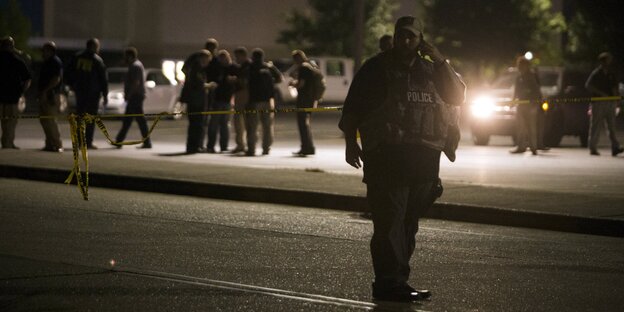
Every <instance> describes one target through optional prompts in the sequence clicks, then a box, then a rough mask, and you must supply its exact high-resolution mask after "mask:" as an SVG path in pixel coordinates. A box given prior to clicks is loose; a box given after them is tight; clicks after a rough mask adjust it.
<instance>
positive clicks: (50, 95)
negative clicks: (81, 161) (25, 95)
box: [37, 41, 63, 153]
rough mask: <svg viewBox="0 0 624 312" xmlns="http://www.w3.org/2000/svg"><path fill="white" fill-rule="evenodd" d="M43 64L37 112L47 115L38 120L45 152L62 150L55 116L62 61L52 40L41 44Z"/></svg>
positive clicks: (58, 97) (58, 106) (57, 111)
mask: <svg viewBox="0 0 624 312" xmlns="http://www.w3.org/2000/svg"><path fill="white" fill-rule="evenodd" d="M41 51H42V56H43V64H42V65H41V70H40V71H39V83H38V88H37V91H38V95H37V99H38V100H39V114H40V115H41V116H47V118H40V119H39V122H40V123H41V127H42V128H43V132H44V133H45V146H44V147H43V151H46V152H57V153H60V152H63V142H62V141H61V133H60V132H59V127H58V124H57V123H56V116H57V115H58V114H59V113H60V106H61V102H60V94H61V81H62V80H63V63H62V62H61V59H60V58H59V57H58V56H57V55H56V44H55V43H54V42H52V41H49V42H46V43H45V44H43V47H42V49H41Z"/></svg>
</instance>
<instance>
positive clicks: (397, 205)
mask: <svg viewBox="0 0 624 312" xmlns="http://www.w3.org/2000/svg"><path fill="white" fill-rule="evenodd" d="M425 55H427V56H429V58H430V60H427V59H425V58H424V56H425ZM464 93H465V85H464V83H463V82H462V81H461V79H460V78H459V76H458V75H457V74H456V73H455V71H454V70H453V69H452V67H451V66H450V65H449V63H448V61H446V60H445V59H444V56H442V54H441V53H440V52H439V51H438V49H436V48H435V47H434V46H432V45H431V44H429V43H427V42H426V41H424V40H423V38H422V28H421V26H420V23H418V21H417V20H416V19H415V18H414V17H411V16H404V17H401V18H399V19H398V20H397V22H396V24H395V33H394V47H393V48H392V49H390V50H388V51H386V52H382V53H379V54H377V55H376V56H374V57H372V58H371V59H369V60H368V61H366V63H364V65H363V66H362V68H361V69H360V70H359V71H358V72H357V74H356V76H355V78H354V80H353V82H352V84H351V87H350V88H349V92H348V95H347V98H346V100H345V104H344V108H343V113H342V118H341V120H340V124H339V126H340V129H342V131H343V132H344V135H345V142H346V149H345V160H346V162H347V163H348V164H349V165H351V166H353V167H354V168H360V167H361V166H362V160H363V161H364V183H366V186H367V199H368V203H369V206H370V208H371V210H372V219H373V226H374V233H373V237H372V240H371V244H370V246H371V255H372V259H373V269H374V272H375V280H374V282H373V284H372V288H373V289H372V290H373V298H374V299H376V300H391V301H408V302H409V301H414V300H422V299H426V298H429V297H430V296H431V293H430V292H429V291H428V290H416V289H414V288H412V287H411V286H410V285H409V284H408V280H409V275H410V264H409V261H410V258H411V256H412V254H413V252H414V248H415V235H416V233H417V231H418V220H419V218H420V217H421V216H422V215H423V214H424V212H425V211H426V210H427V209H428V208H429V207H430V206H431V205H432V204H433V202H434V201H435V199H436V198H437V197H439V196H440V195H441V185H440V183H439V169H440V167H439V166H440V155H441V151H444V152H445V153H447V151H446V146H447V145H448V144H447V140H448V139H449V135H448V134H449V130H448V129H449V128H450V127H451V126H453V124H452V118H451V117H450V116H448V114H447V113H446V112H447V107H449V106H450V107H454V106H453V105H455V106H456V105H460V104H462V103H463V102H464ZM358 131H359V133H360V138H361V143H362V146H361V147H360V145H359V143H358V140H357V133H358ZM447 157H449V156H448V154H447Z"/></svg>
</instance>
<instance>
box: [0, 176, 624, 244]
mask: <svg viewBox="0 0 624 312" xmlns="http://www.w3.org/2000/svg"><path fill="white" fill-rule="evenodd" d="M68 174H69V172H68V171H67V170H60V169H50V168H31V167H21V166H10V165H0V177H4V178H17V179H26V180H35V181H44V182H55V183H59V182H60V183H62V181H65V179H66V178H67V176H68ZM89 181H90V182H89V184H90V186H93V187H104V188H112V189H121V190H126V191H139V192H151V193H163V194H172V195H185V196H195V197H203V198H213V199H224V200H235V201H245V202H260V203H272V204H283V205H293V206H300V207H310V208H324V209H333V210H341V211H350V212H365V211H367V210H368V204H367V201H366V198H365V197H360V196H350V195H338V194H330V193H322V192H308V191H300V190H285V189H275V188H268V187H251V186H240V185H225V184H216V183H204V182H194V181H184V180H172V179H165V178H147V177H133V176H123V175H110V174H101V173H93V172H91V173H89ZM425 217H427V218H433V219H440V220H448V221H460V222H471V223H482V224H490V225H501V226H514V227H525V228H532V229H541V230H551V231H560V232H570V233H579V234H592V235H603V236H612V237H624V220H614V219H606V218H593V217H582V216H573V215H564V214H553V213H542V212H532V211H523V210H515V209H501V208H496V207H486V206H472V205H462V204H453V203H435V204H434V206H433V207H432V208H431V209H429V211H427V213H426V214H425Z"/></svg>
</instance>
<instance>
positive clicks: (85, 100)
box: [67, 38, 108, 149]
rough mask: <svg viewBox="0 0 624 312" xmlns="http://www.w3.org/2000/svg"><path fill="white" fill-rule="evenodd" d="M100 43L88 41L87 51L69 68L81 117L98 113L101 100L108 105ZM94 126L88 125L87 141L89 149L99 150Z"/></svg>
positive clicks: (77, 108) (73, 61) (106, 78)
mask: <svg viewBox="0 0 624 312" xmlns="http://www.w3.org/2000/svg"><path fill="white" fill-rule="evenodd" d="M98 53H100V41H99V40H98V39H96V38H92V39H89V40H88V41H87V48H86V50H84V51H82V52H80V53H79V54H78V55H77V56H76V57H75V58H74V59H73V60H72V63H71V64H70V65H69V67H68V73H67V74H68V77H67V78H68V82H69V85H70V86H71V87H72V89H73V90H74V93H75V94H76V111H77V113H78V114H79V115H82V114H91V115H96V114H97V113H98V108H99V103H100V98H102V100H103V104H104V105H105V106H106V105H107V104H108V76H107V74H106V65H104V61H103V60H102V58H101V57H100V56H99V55H98ZM94 126H95V125H94V124H93V123H90V124H87V128H86V135H85V140H86V143H87V148H89V149H97V146H95V145H94V144H93V132H94Z"/></svg>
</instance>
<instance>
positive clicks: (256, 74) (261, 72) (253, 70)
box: [249, 62, 282, 103]
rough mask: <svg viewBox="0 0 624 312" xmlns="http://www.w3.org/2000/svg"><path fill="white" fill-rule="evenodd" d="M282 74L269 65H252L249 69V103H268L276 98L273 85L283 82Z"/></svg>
mask: <svg viewBox="0 0 624 312" xmlns="http://www.w3.org/2000/svg"><path fill="white" fill-rule="evenodd" d="M281 76H282V74H281V73H280V71H279V70H278V69H277V68H275V66H271V65H268V64H267V63H264V62H262V63H251V65H250V67H249V102H250V103H254V102H268V101H270V100H271V98H272V97H273V96H274V93H275V89H274V88H275V86H274V85H273V84H275V83H279V82H281V81H282V77H281Z"/></svg>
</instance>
